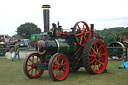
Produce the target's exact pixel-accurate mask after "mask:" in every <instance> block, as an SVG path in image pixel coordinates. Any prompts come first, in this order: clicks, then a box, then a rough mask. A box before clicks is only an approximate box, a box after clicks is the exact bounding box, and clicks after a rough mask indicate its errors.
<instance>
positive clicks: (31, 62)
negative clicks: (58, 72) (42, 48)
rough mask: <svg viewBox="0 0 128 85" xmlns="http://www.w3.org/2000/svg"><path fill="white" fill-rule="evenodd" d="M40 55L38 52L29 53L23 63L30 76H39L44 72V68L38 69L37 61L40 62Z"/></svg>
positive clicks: (26, 73) (25, 71)
mask: <svg viewBox="0 0 128 85" xmlns="http://www.w3.org/2000/svg"><path fill="white" fill-rule="evenodd" d="M40 62H41V59H40V55H39V54H38V53H32V54H30V55H28V56H27V57H26V59H25V61H24V64H23V70H24V73H25V75H26V76H27V77H28V78H31V79H32V78H38V77H40V76H41V75H42V74H43V72H44V71H43V70H38V69H37V67H36V63H40Z"/></svg>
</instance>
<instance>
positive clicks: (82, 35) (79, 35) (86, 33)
mask: <svg viewBox="0 0 128 85" xmlns="http://www.w3.org/2000/svg"><path fill="white" fill-rule="evenodd" d="M80 23H82V24H83V26H82V29H81V27H80V25H79V24H80ZM85 27H86V29H87V30H86V31H85ZM74 28H75V39H76V42H77V43H78V44H79V45H80V46H84V45H85V44H86V43H87V41H88V40H90V28H89V26H88V25H87V23H86V22H84V21H80V22H77V23H76V24H75V26H74ZM77 31H79V32H80V33H77ZM86 36H87V38H86ZM79 38H80V39H79Z"/></svg>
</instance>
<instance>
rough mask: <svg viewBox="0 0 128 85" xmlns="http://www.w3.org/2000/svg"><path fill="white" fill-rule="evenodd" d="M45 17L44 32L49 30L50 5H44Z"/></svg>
mask: <svg viewBox="0 0 128 85" xmlns="http://www.w3.org/2000/svg"><path fill="white" fill-rule="evenodd" d="M42 8H43V18H44V32H49V21H50V19H49V9H50V8H51V7H50V5H43V6H42Z"/></svg>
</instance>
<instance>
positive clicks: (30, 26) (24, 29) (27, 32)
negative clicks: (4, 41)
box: [16, 22, 41, 39]
mask: <svg viewBox="0 0 128 85" xmlns="http://www.w3.org/2000/svg"><path fill="white" fill-rule="evenodd" d="M16 32H17V34H18V35H20V36H22V37H23V38H26V39H30V36H31V34H40V33H41V29H40V28H38V27H37V25H35V24H34V23H29V22H27V23H25V24H21V25H20V26H19V27H18V28H17V31H16Z"/></svg>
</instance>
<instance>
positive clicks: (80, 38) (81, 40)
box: [80, 36, 83, 44]
mask: <svg viewBox="0 0 128 85" xmlns="http://www.w3.org/2000/svg"><path fill="white" fill-rule="evenodd" d="M82 40H83V37H82V36H81V38H80V44H82Z"/></svg>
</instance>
